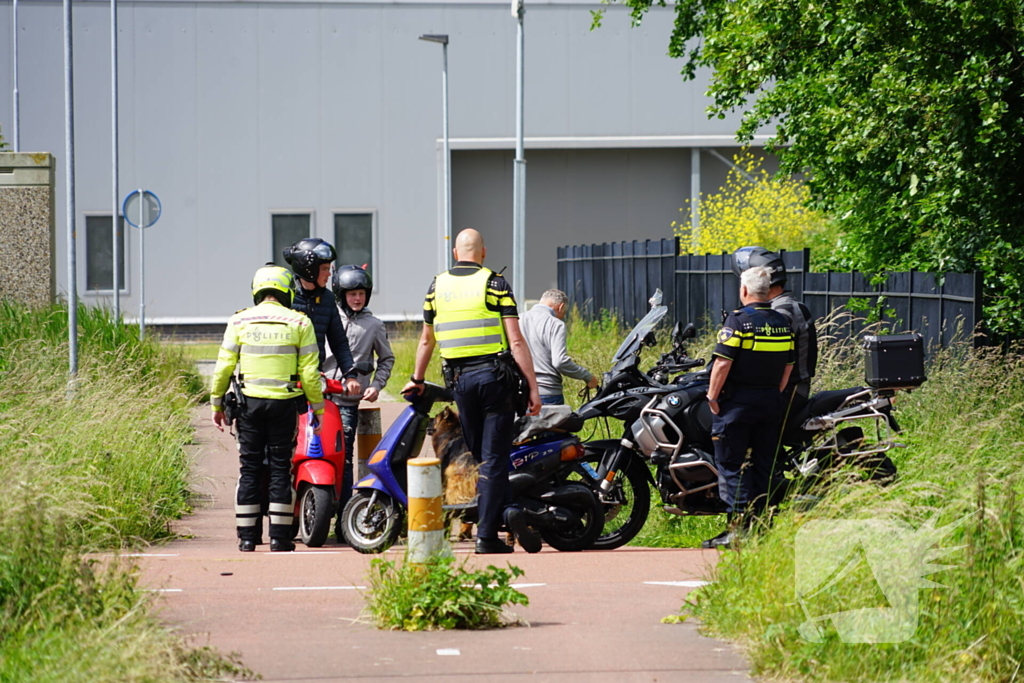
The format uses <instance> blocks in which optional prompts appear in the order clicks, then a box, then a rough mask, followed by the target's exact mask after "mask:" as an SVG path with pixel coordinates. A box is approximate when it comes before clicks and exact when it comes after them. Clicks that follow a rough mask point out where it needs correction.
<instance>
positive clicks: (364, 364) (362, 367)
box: [352, 360, 373, 375]
mask: <svg viewBox="0 0 1024 683" xmlns="http://www.w3.org/2000/svg"><path fill="white" fill-rule="evenodd" d="M352 369H353V370H355V371H356V372H358V373H359V374H360V375H369V374H370V373H371V372H373V363H371V362H370V361H368V360H361V361H359V362H358V363H356V364H355V365H353V366H352Z"/></svg>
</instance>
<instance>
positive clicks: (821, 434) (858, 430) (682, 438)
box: [579, 291, 923, 549]
mask: <svg viewBox="0 0 1024 683" xmlns="http://www.w3.org/2000/svg"><path fill="white" fill-rule="evenodd" d="M651 304H652V306H651V310H650V311H649V312H648V313H647V315H646V316H645V317H644V318H643V319H642V320H641V321H640V322H639V323H638V324H637V326H636V327H634V328H633V330H632V331H631V332H630V333H629V334H628V335H627V336H626V339H625V340H624V341H623V343H622V345H621V346H620V347H619V349H618V351H617V352H616V353H615V356H614V357H613V359H612V367H611V369H610V370H609V371H608V372H606V373H605V374H604V381H603V384H602V386H601V388H600V389H599V391H598V393H597V395H596V396H595V397H594V398H593V399H592V400H590V401H588V402H587V403H586V404H584V405H583V406H582V407H581V408H580V410H579V416H580V417H582V418H584V419H586V420H592V419H595V418H604V417H611V418H616V419H618V420H621V421H622V423H623V432H622V437H621V439H604V440H596V441H589V442H586V443H585V444H584V446H585V449H586V453H585V456H584V458H583V459H582V460H581V462H580V469H581V470H584V471H585V474H586V476H581V477H580V478H581V479H583V480H584V481H586V482H587V483H588V484H590V485H591V486H593V487H594V489H595V491H596V492H597V493H598V495H599V497H600V498H601V501H602V503H603V504H604V507H605V527H604V529H603V531H602V535H601V536H600V537H599V538H598V540H597V541H596V542H595V544H594V547H595V548H602V549H611V548H617V547H619V546H621V545H624V544H626V543H628V542H629V541H630V540H632V539H633V538H634V537H635V536H636V535H637V534H638V533H639V532H640V530H641V529H642V528H643V525H644V523H645V522H646V520H647V515H648V513H649V511H650V505H651V494H650V488H649V485H651V486H653V487H654V488H655V490H656V491H657V492H658V495H659V496H660V498H661V503H662V506H663V509H664V510H665V511H666V512H669V513H672V514H677V515H713V514H719V513H720V512H722V511H723V509H724V508H723V505H722V502H721V499H720V498H719V495H718V481H719V472H718V466H717V463H716V461H715V456H714V447H713V445H712V440H711V424H712V413H711V409H710V407H709V406H708V403H707V390H708V386H709V384H710V377H711V370H710V368H705V367H703V366H704V365H705V361H704V359H700V358H691V357H690V356H689V355H687V353H686V348H685V343H686V341H687V340H688V339H692V338H693V337H694V336H696V328H695V327H694V326H693V324H692V323H691V324H689V325H687V326H686V328H685V329H680V326H679V324H678V323H677V324H676V326H675V328H674V329H673V332H672V349H671V350H670V351H669V352H667V353H663V354H661V356H660V359H659V360H658V362H657V363H656V364H655V365H654V366H653V367H652V368H650V369H649V370H648V371H647V372H644V371H642V370H641V369H640V367H639V364H640V353H641V351H642V350H643V348H644V347H651V346H654V345H655V344H656V343H657V340H656V338H655V336H654V332H653V330H654V328H655V326H656V325H657V324H658V323H659V322H660V321H661V319H662V318H664V316H665V314H666V313H667V312H668V308H667V307H666V306H663V305H661V292H660V291H659V292H657V293H656V294H655V296H654V297H652V299H651ZM921 381H923V377H922V378H921ZM894 393H895V389H885V388H882V389H878V388H871V387H854V388H849V389H841V390H838V391H823V392H819V393H817V394H815V395H813V396H812V397H811V398H810V400H809V401H808V402H807V404H806V405H805V406H804V407H803V408H802V409H801V410H799V411H795V412H794V413H792V414H789V415H787V419H786V421H785V425H784V428H783V433H782V439H781V449H780V455H779V458H778V462H779V468H778V469H779V471H778V473H777V475H776V477H775V481H774V482H773V486H772V489H773V491H774V492H775V496H774V498H773V500H772V502H777V501H778V499H781V497H782V496H783V495H784V494H785V492H786V491H787V490H792V488H793V487H794V486H800V485H801V484H807V483H810V482H811V481H812V480H814V479H816V478H818V477H820V476H821V475H822V474H823V473H825V472H826V471H827V470H829V469H831V468H834V467H838V466H842V465H843V464H846V463H856V464H858V465H860V466H862V467H865V468H866V469H867V470H868V471H869V472H870V474H871V476H872V477H873V478H875V479H879V480H885V479H888V478H891V477H893V476H895V474H896V469H895V466H894V465H893V464H892V461H891V460H890V459H889V458H888V456H887V455H886V451H888V450H890V449H891V448H893V447H894V446H896V445H898V444H896V443H895V442H894V441H893V438H892V437H893V435H894V434H895V433H896V432H898V431H899V425H898V424H897V423H896V420H895V419H894V418H893V416H892V397H893V395H894ZM869 432H871V433H873V436H872V438H871V439H866V438H865V435H866V434H867V433H869ZM652 470H653V474H652Z"/></svg>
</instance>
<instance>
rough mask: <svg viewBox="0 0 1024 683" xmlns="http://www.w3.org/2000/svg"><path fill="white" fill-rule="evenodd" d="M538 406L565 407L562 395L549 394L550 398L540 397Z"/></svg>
mask: <svg viewBox="0 0 1024 683" xmlns="http://www.w3.org/2000/svg"><path fill="white" fill-rule="evenodd" d="M540 404H541V405H542V406H560V405H565V395H564V394H551V395H550V396H545V395H544V394H541V395H540Z"/></svg>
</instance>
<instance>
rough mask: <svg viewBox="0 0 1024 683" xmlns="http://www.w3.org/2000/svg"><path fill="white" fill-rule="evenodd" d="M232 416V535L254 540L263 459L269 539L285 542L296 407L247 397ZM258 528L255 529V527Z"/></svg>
mask: <svg viewBox="0 0 1024 683" xmlns="http://www.w3.org/2000/svg"><path fill="white" fill-rule="evenodd" d="M245 401H246V407H245V410H243V411H242V414H241V415H239V416H238V421H237V422H236V430H237V432H238V453H239V474H238V490H237V491H236V493H235V526H236V528H237V531H238V537H239V538H242V539H249V540H258V539H259V538H260V537H261V535H262V534H261V529H260V528H259V526H262V522H261V519H262V517H261V514H260V502H261V490H262V487H261V485H260V479H261V475H262V474H263V469H264V465H263V461H264V459H266V460H267V461H268V466H267V469H268V470H269V479H270V487H269V488H270V537H271V538H283V539H288V540H291V538H292V521H293V514H292V513H293V511H294V509H295V499H294V490H293V488H292V453H293V452H294V450H295V438H296V435H297V433H298V432H297V428H298V420H297V416H298V403H297V402H296V400H294V399H289V400H280V399H267V398H253V397H251V396H247V397H246V399H245ZM258 525H259V526H258Z"/></svg>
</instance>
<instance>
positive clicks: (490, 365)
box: [441, 349, 530, 415]
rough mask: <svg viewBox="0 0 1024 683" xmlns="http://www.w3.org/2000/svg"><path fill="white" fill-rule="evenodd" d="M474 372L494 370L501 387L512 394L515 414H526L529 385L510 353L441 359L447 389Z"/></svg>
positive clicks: (528, 400)
mask: <svg viewBox="0 0 1024 683" xmlns="http://www.w3.org/2000/svg"><path fill="white" fill-rule="evenodd" d="M476 370H494V371H495V374H497V377H498V381H499V382H500V383H501V384H502V386H504V387H505V389H506V390H508V391H511V392H513V399H514V403H515V409H516V414H517V415H525V414H526V409H527V406H528V405H529V402H530V385H529V383H528V382H527V381H526V377H525V376H524V375H523V373H522V372H521V371H520V370H519V364H518V363H516V360H515V358H514V357H513V356H512V352H511V351H508V350H507V349H506V350H505V351H502V352H500V353H495V354H492V355H487V356H477V357H474V358H459V359H441V373H442V374H443V375H444V383H445V386H446V387H448V388H449V389H453V388H454V387H455V382H456V381H458V379H459V377H461V376H462V375H463V374H465V373H467V372H473V371H476Z"/></svg>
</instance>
